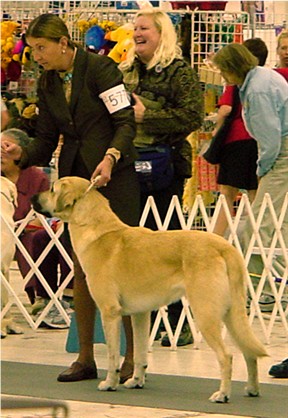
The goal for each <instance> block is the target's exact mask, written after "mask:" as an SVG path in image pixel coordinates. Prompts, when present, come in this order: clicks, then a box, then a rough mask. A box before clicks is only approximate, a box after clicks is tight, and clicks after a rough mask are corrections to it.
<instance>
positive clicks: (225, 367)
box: [189, 298, 232, 403]
mask: <svg viewBox="0 0 288 418" xmlns="http://www.w3.org/2000/svg"><path fill="white" fill-rule="evenodd" d="M189 299H190V298H189ZM193 302H195V301H194V300H193ZM193 302H192V303H193ZM202 302H203V301H202ZM192 303H191V302H190V306H192V311H193V316H194V318H195V321H196V323H197V325H198V327H199V330H200V332H201V333H202V335H203V337H204V338H205V340H206V342H207V344H208V345H209V346H210V347H211V348H212V350H214V351H215V353H216V356H217V359H218V362H219V365H220V372H221V384H220V388H219V390H218V391H217V392H215V393H213V394H212V395H211V397H210V398H209V400H210V401H211V402H219V403H226V402H228V401H229V398H230V394H231V376H232V355H231V354H230V353H229V352H228V351H227V349H226V347H225V344H224V341H223V338H222V335H221V328H222V322H221V319H220V318H221V306H218V308H219V309H217V307H216V306H215V304H214V306H213V304H205V303H203V304H201V303H199V301H198V303H194V306H193V305H192ZM219 310H220V311H219Z"/></svg>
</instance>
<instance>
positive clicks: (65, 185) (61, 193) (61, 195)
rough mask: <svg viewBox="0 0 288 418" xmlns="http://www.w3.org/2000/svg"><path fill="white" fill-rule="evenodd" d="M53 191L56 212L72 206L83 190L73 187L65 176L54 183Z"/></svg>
mask: <svg viewBox="0 0 288 418" xmlns="http://www.w3.org/2000/svg"><path fill="white" fill-rule="evenodd" d="M53 192H54V193H55V195H56V196H57V205H56V208H55V209H56V212H63V211H64V210H65V209H69V208H72V207H73V206H74V204H75V203H76V202H77V200H78V199H80V198H81V197H82V196H83V190H82V189H78V188H77V187H74V186H73V184H72V182H71V181H69V179H65V178H63V179H61V180H59V181H57V182H55V183H54V186H53Z"/></svg>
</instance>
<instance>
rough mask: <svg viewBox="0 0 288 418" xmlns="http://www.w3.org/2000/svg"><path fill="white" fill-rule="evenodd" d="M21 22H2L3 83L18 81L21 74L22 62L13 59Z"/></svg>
mask: <svg viewBox="0 0 288 418" xmlns="http://www.w3.org/2000/svg"><path fill="white" fill-rule="evenodd" d="M19 27H20V24H19V23H18V22H13V21H11V20H9V21H4V22H1V84H5V82H6V81H17V80H18V79H19V77H20V75H21V64H20V63H19V62H17V61H14V60H13V49H14V47H15V43H16V33H17V29H19Z"/></svg>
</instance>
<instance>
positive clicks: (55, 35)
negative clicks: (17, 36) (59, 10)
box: [26, 13, 75, 49]
mask: <svg viewBox="0 0 288 418" xmlns="http://www.w3.org/2000/svg"><path fill="white" fill-rule="evenodd" d="M29 36H31V37H32V38H45V39H49V40H50V41H54V42H59V41H60V39H61V38H62V37H63V36H66V38H67V39H68V46H69V47H70V48H72V49H73V48H74V46H75V45H74V42H73V41H72V40H71V37H70V34H69V32H68V28H67V26H66V25H65V23H64V21H63V20H62V19H61V18H60V17H58V16H56V15H54V14H51V13H45V14H42V15H40V16H38V17H36V18H35V19H34V20H32V22H31V23H30V24H29V26H28V29H27V31H26V39H27V38H28V37H29Z"/></svg>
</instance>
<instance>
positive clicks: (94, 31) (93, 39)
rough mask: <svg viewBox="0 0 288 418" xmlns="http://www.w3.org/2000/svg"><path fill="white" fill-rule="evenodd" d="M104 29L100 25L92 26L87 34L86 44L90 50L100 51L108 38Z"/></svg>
mask: <svg viewBox="0 0 288 418" xmlns="http://www.w3.org/2000/svg"><path fill="white" fill-rule="evenodd" d="M104 35H105V33H104V30H103V29H102V28H100V26H98V25H94V26H91V28H89V29H88V30H87V32H86V34H85V45H86V48H87V49H88V50H89V51H92V52H96V53H98V52H99V50H100V49H101V48H102V47H103V45H104V44H105V42H106V40H105V39H104Z"/></svg>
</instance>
